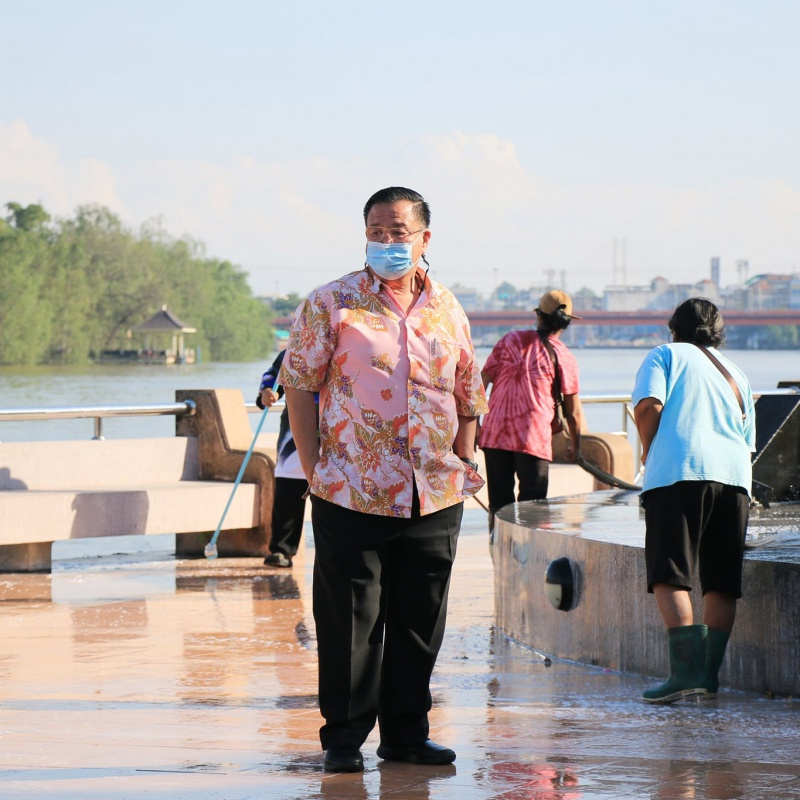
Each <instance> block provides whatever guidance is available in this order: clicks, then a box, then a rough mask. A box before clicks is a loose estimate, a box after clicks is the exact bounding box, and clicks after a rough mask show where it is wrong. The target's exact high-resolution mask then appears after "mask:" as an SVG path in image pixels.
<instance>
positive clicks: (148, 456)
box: [0, 389, 274, 571]
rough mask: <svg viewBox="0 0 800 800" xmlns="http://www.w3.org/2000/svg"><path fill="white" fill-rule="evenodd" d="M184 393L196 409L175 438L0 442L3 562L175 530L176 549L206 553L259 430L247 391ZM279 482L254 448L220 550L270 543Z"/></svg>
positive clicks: (257, 551)
mask: <svg viewBox="0 0 800 800" xmlns="http://www.w3.org/2000/svg"><path fill="white" fill-rule="evenodd" d="M178 394H179V397H178V399H188V398H192V399H194V400H195V402H196V406H197V411H196V414H195V416H193V417H191V418H189V419H187V420H180V421H179V422H178V431H177V432H178V435H177V436H176V437H175V438H159V439H121V440H101V441H94V440H92V441H67V442H35V443H29V442H25V443H12V444H3V445H0V570H5V571H9V570H14V571H31V570H37V571H45V570H49V569H50V559H51V553H50V548H51V544H52V542H54V541H59V540H64V539H82V538H88V537H100V536H121V535H146V534H160V533H174V534H179V535H178V539H177V551H178V554H180V555H196V556H201V555H202V553H203V548H204V547H205V545H206V544H207V543H208V538H209V532H210V531H213V530H214V529H215V528H216V527H217V524H218V523H219V520H220V517H221V515H222V512H223V510H224V509H225V507H226V504H227V502H228V498H229V497H230V496H231V492H232V489H233V485H232V483H233V481H234V480H235V478H236V476H237V474H238V472H239V469H240V467H241V464H242V459H243V457H244V454H245V452H246V451H247V449H248V448H249V444H250V441H252V432H251V429H250V423H249V419H248V416H247V411H246V409H245V405H244V398H243V397H242V393H241V392H239V391H237V390H229V389H222V390H201V391H197V392H179V393H178ZM273 491H274V472H273V461H272V459H271V458H270V457H269V455H268V453H267V452H265V451H255V452H254V453H253V455H252V458H251V459H250V462H249V464H248V466H247V469H246V471H245V473H244V476H243V480H242V484H241V485H240V486H239V488H238V489H237V492H236V495H235V496H234V498H233V500H232V502H231V505H230V508H229V509H228V512H227V514H226V516H225V520H224V525H223V530H222V533H221V535H220V538H219V541H218V543H217V546H218V550H219V554H220V556H222V557H225V556H263V555H265V554H266V553H267V552H269V540H270V536H271V518H272V498H273Z"/></svg>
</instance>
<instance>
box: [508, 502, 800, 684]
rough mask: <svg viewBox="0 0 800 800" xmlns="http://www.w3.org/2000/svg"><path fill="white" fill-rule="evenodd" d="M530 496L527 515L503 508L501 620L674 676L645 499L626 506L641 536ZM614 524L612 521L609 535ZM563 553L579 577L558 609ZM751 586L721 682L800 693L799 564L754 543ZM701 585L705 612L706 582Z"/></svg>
mask: <svg viewBox="0 0 800 800" xmlns="http://www.w3.org/2000/svg"><path fill="white" fill-rule="evenodd" d="M604 494H605V493H604ZM523 506H525V507H526V508H525V509H524V516H525V521H521V520H520V515H519V513H518V512H517V511H515V507H514V506H509V507H507V508H505V509H503V510H501V511H500V513H499V514H498V517H497V530H496V534H495V543H494V547H493V558H494V569H495V587H496V607H497V622H498V626H499V627H500V629H501V630H502V631H503V632H504V633H506V634H507V635H509V636H510V637H512V638H513V639H516V640H518V641H520V642H522V643H524V644H526V645H528V646H530V647H532V648H535V649H536V650H540V651H542V652H544V653H547V654H550V655H553V656H556V657H559V658H565V659H570V660H574V661H578V662H581V663H586V664H594V665H597V666H601V667H606V668H610V669H614V670H620V671H623V672H634V673H639V674H643V675H651V676H653V677H657V678H663V677H666V675H667V674H668V671H669V669H668V661H667V640H666V633H665V628H664V625H663V623H662V621H661V617H660V615H659V613H658V610H657V608H656V604H655V600H654V598H653V596H652V595H649V594H647V589H646V577H645V563H644V547H643V541H644V538H643V537H644V520H643V518H641V519H640V518H639V513H640V512H639V509H638V505H636V506H628V507H626V508H624V509H617V511H618V512H620V513H618V514H617V517H618V519H619V522H618V523H617V524H618V525H619V526H620V528H622V529H624V530H628V531H630V529H631V527H635V526H636V524H637V522H638V524H639V526H640V535H639V537H638V538H639V540H640V541H639V542H638V543H637V542H624V543H621V542H614V541H598V540H596V539H591V538H585V537H584V536H582V535H580V534H578V533H576V530H578V529H579V528H582V527H589V528H591V527H592V525H593V524H597V525H600V524H601V522H600V521H599V520H597V521H595V522H594V523H593V522H592V514H591V512H589V515H588V520H587V519H586V517H587V514H586V511H585V509H583V510H582V511H581V513H580V516H581V517H583V521H582V522H581V521H579V520H576V519H575V512H574V504H569V505H562V504H560V503H559V502H558V501H547V502H543V503H520V504H519V507H523ZM570 506H572V509H571V508H570ZM537 507H538V508H537ZM589 507H590V506H589ZM570 511H572V514H570ZM611 519H613V515H612V517H611ZM611 527H613V523H611ZM561 531H563V532H561ZM613 533H614V531H613V530H609V531H608V534H609V538H612V537H613ZM627 538H631V539H635V538H637V537H636V536H633V535H630V536H628V537H627ZM754 552H757V551H754ZM561 557H567V558H568V559H570V561H571V562H572V565H573V568H574V569H573V571H574V574H575V579H576V591H575V598H574V601H573V606H572V608H571V610H569V611H566V612H565V611H559V610H556V609H555V608H554V607H553V606H552V605H551V604H550V602H549V601H548V599H547V597H546V594H545V590H544V576H545V572H546V570H547V568H548V565H549V564H550V563H551V562H552V561H554V560H555V559H557V558H561ZM744 593H745V597H744V598H743V599H742V600H741V601H739V607H738V615H737V620H736V625H735V627H734V631H733V635H732V637H731V641H730V645H729V648H728V653H727V655H726V658H725V663H724V665H723V668H722V671H721V673H720V679H721V685H722V687H723V688H726V687H727V688H734V689H742V690H748V691H755V692H764V693H767V694H778V695H788V696H797V695H800V671H798V664H799V663H800V602H799V601H800V564H797V563H784V562H780V561H767V560H760V559H759V558H758V557H757V556H755V557H754V556H753V554H752V553H751V554H750V555H749V556H748V558H747V559H746V560H745V571H744ZM692 594H693V602H694V604H695V620H696V621H698V622H699V621H700V620H701V619H702V611H701V608H700V598H699V588H697V589H695V591H694V592H693V593H692Z"/></svg>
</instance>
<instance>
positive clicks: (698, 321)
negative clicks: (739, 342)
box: [669, 297, 725, 347]
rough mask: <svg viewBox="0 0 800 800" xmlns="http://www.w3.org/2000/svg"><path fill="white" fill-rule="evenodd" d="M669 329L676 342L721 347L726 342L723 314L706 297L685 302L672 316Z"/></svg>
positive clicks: (693, 298) (691, 298)
mask: <svg viewBox="0 0 800 800" xmlns="http://www.w3.org/2000/svg"><path fill="white" fill-rule="evenodd" d="M669 329H670V331H672V336H673V338H674V339H675V341H676V342H690V343H694V344H704V345H710V346H711V347H719V346H720V345H721V344H722V343H723V342H724V341H725V329H724V327H723V324H722V314H720V311H719V309H718V308H717V307H716V306H715V305H714V304H713V303H712V302H711V301H710V300H706V299H705V298H704V297H690V298H689V299H688V300H684V301H683V302H682V303H681V304H680V305H679V306H678V307H677V308H676V309H675V311H674V313H673V314H672V318H671V319H670V321H669Z"/></svg>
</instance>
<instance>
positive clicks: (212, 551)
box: [203, 406, 269, 560]
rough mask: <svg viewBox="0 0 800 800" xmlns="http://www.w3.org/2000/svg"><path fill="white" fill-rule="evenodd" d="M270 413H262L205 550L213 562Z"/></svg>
mask: <svg viewBox="0 0 800 800" xmlns="http://www.w3.org/2000/svg"><path fill="white" fill-rule="evenodd" d="M268 412H269V406H267V407H266V408H265V409H264V411H263V412H262V413H261V419H260V420H259V421H258V427H257V428H256V432H255V435H254V436H253V441H252V442H250V449H249V450H248V451H247V453H245V456H244V458H243V459H242V466H241V467H239V474H238V475H237V476H236V480H235V481H234V484H233V489H232V490H231V496H230V497H229V498H228V502H227V503H226V505H225V510H224V511H223V512H222V516H221V517H220V518H219V524H218V525H217V529H216V530H215V531H214V535H213V536H212V537H211V541H210V542H209V543H208V544H207V545H206V547H205V550H203V553H204V554H205V557H206V558H208V559H212V560H213V559H215V558H216V557H217V556H218V555H219V553H218V552H217V539H219V532H220V531H221V530H222V523H223V522H225V516H226V515H227V513H228V509H229V508H230V507H231V502H232V501H233V496H234V495H235V494H236V490H237V489H238V488H239V484H240V483H241V482H242V475H244V471H245V469H246V468H247V463H248V462H249V461H250V456H251V455H253V448H254V447H255V446H256V440H257V439H258V435H259V434H260V433H261V426H262V425H263V424H264V420H265V419H266V418H267V413H268Z"/></svg>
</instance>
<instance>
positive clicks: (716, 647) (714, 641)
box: [704, 628, 731, 699]
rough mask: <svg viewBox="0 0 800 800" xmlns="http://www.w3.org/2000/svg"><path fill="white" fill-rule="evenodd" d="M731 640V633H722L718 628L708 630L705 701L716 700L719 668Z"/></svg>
mask: <svg viewBox="0 0 800 800" xmlns="http://www.w3.org/2000/svg"><path fill="white" fill-rule="evenodd" d="M730 638H731V634H730V631H721V630H718V629H717V628H709V629H708V638H707V639H706V694H705V695H704V699H705V698H708V699H711V698H714V697H716V696H717V691H718V690H719V668H720V667H721V666H722V659H723V658H725V650H726V648H727V647H728V639H730Z"/></svg>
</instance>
